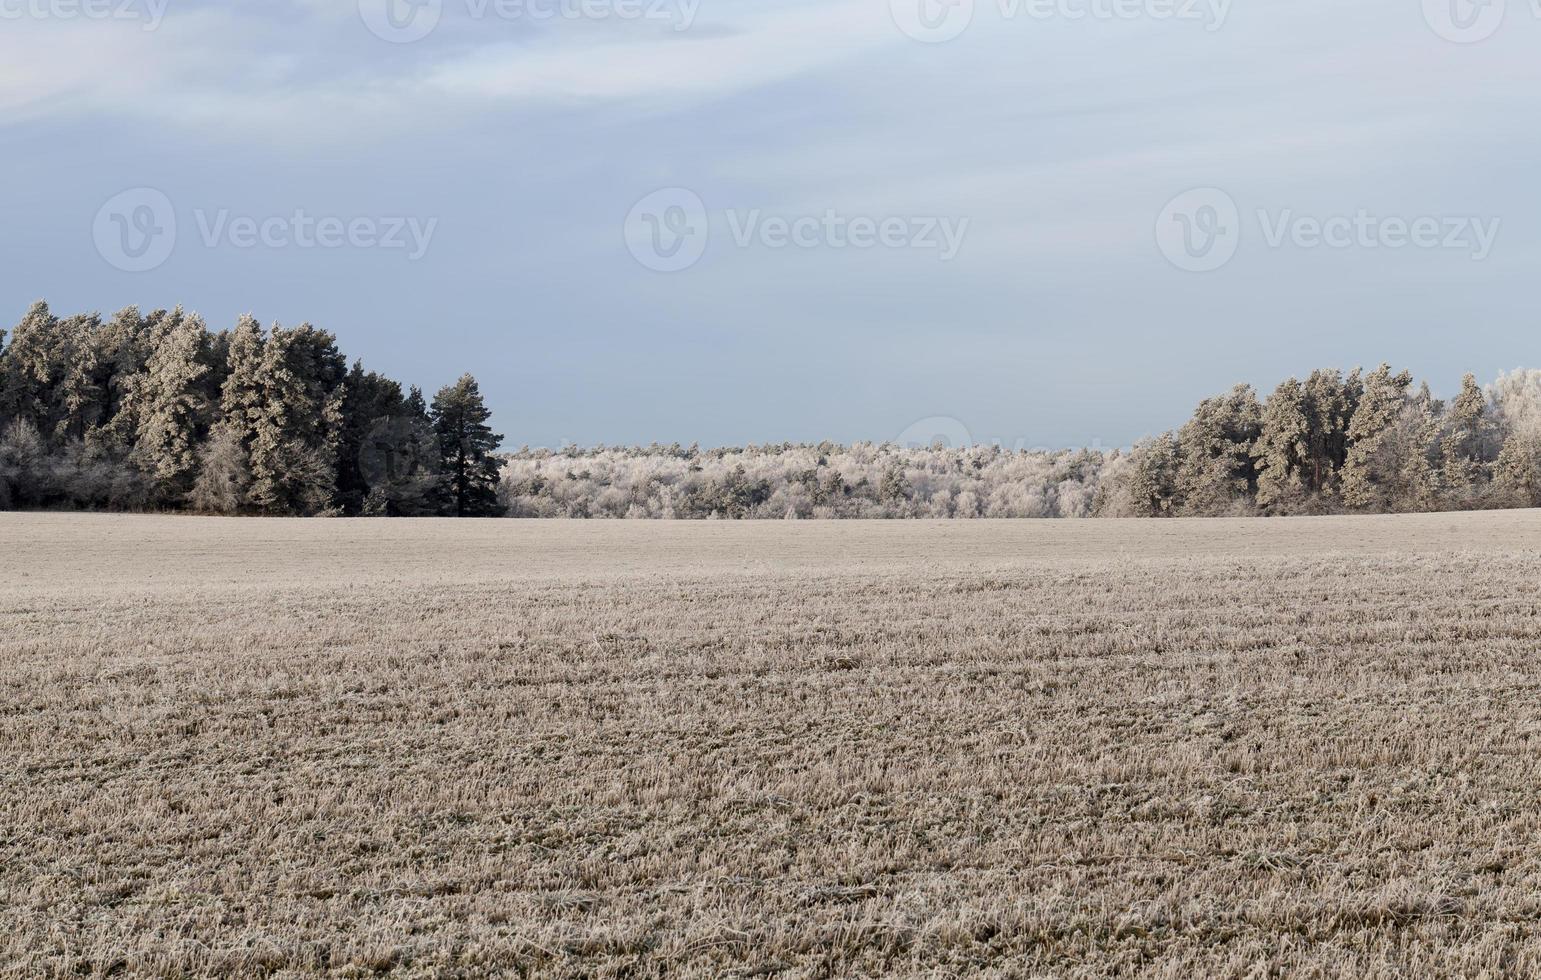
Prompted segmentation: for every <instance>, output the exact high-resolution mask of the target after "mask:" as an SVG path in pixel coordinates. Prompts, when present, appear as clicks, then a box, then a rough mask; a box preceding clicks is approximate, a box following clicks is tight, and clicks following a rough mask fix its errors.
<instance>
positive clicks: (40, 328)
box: [0, 300, 64, 436]
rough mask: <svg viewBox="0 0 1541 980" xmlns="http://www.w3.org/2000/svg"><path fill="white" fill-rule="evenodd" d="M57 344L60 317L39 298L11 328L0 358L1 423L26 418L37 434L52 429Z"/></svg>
mask: <svg viewBox="0 0 1541 980" xmlns="http://www.w3.org/2000/svg"><path fill="white" fill-rule="evenodd" d="M59 346H60V345H59V320H58V318H57V317H55V316H54V315H53V313H52V312H51V311H50V310H49V308H48V304H47V303H45V302H43V301H41V300H39V301H38V302H36V303H34V304H32V308H31V309H29V310H28V311H27V315H26V316H24V317H22V319H21V322H20V323H18V324H17V325H16V329H15V330H13V331H11V338H10V346H9V347H7V348H6V353H5V360H4V361H0V367H3V369H4V374H3V375H0V423H3V422H10V421H13V420H15V419H25V420H26V421H27V422H29V423H30V424H31V425H32V428H33V430H34V431H36V432H37V433H38V434H39V435H40V436H41V435H42V434H43V433H45V432H51V431H52V430H53V419H52V418H51V417H50V416H51V415H52V414H53V413H52V406H53V400H54V389H55V388H56V387H57V386H58V384H59V382H60V380H61V379H62V377H63V374H64V365H63V364H62V363H61V360H60V357H59Z"/></svg>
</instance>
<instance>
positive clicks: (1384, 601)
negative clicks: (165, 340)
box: [0, 511, 1541, 978]
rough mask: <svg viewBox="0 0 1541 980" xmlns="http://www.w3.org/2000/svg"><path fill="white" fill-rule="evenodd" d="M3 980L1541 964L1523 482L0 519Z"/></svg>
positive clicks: (1536, 620) (1533, 532) (1531, 522)
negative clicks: (875, 518) (641, 516)
mask: <svg viewBox="0 0 1541 980" xmlns="http://www.w3.org/2000/svg"><path fill="white" fill-rule="evenodd" d="M0 561H3V565H0V567H3V575H0V750H3V751H0V973H3V974H5V975H14V976H33V975H39V974H72V975H73V974H86V975H105V974H118V975H122V974H128V975H173V976H174V975H188V974H193V975H202V974H210V973H237V974H243V975H281V976H298V975H307V974H313V973H328V974H332V975H337V976H370V975H376V974H379V973H394V974H399V975H421V976H430V975H432V976H440V975H463V976H481V975H488V974H509V973H512V974H520V973H523V974H525V975H540V976H574V977H576V976H657V975H663V974H664V973H666V972H667V973H668V974H669V975H674V976H680V975H683V976H702V977H705V976H719V975H740V976H748V975H759V976H769V975H779V976H788V977H811V976H847V975H871V976H878V975H935V976H950V975H980V974H985V975H990V974H994V975H1001V976H1018V975H1027V974H1034V975H1052V976H1067V977H1068V976H1105V975H1109V974H1121V975H1133V974H1135V973H1140V974H1142V975H1153V976H1166V977H1174V978H1176V977H1189V976H1198V975H1222V976H1237V977H1244V976H1270V975H1278V974H1283V973H1286V972H1288V973H1291V974H1292V975H1299V976H1356V977H1357V976H1390V975H1393V974H1399V975H1409V974H1412V975H1425V976H1427V975H1441V974H1445V975H1451V974H1461V975H1468V976H1476V975H1484V974H1485V975H1489V976H1495V977H1496V976H1500V975H1515V974H1522V973H1536V972H1538V971H1541V939H1538V937H1537V931H1538V930H1537V925H1536V923H1537V921H1538V920H1541V850H1538V849H1537V848H1536V841H1537V839H1538V834H1541V765H1538V762H1537V760H1538V758H1541V514H1538V513H1537V512H1535V511H1513V512H1503V513H1482V514H1444V515H1433V516H1411V517H1368V518H1300V519H1291V520H1271V521H1270V520H1260V519H1255V520H1238V521H1225V520H1211V521H1147V522H1124V521H1111V520H1108V521H1068V520H1067V521H1045V522H974V521H954V522H946V523H941V522H935V523H933V522H884V523H865V522H854V521H853V522H829V523H823V522H757V523H729V522H699V523H687V522H565V521H547V522H526V521H487V522H479V521H462V522H453V521H443V522H441V521H340V520H339V521H322V520H317V521H285V520H246V519H203V518H191V517H165V518H159V517H126V516H110V515H99V516H83V515H21V514H0Z"/></svg>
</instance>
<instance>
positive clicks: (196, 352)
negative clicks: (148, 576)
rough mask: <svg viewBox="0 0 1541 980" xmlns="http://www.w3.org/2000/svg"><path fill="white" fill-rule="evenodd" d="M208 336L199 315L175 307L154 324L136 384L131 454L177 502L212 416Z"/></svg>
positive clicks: (188, 485) (192, 472)
mask: <svg viewBox="0 0 1541 980" xmlns="http://www.w3.org/2000/svg"><path fill="white" fill-rule="evenodd" d="M208 342H209V336H208V331H207V330H206V329H205V328H204V325H203V320H202V319H200V318H199V317H198V316H196V315H186V314H184V313H183V312H182V311H181V310H180V309H178V310H175V311H173V313H172V314H171V316H169V317H167V318H165V319H164V320H162V321H160V322H159V323H158V324H157V325H156V326H155V329H154V334H153V336H152V338H151V346H152V349H153V353H151V355H150V360H149V362H148V363H147V364H146V365H145V373H144V377H143V378H142V379H141V381H140V384H139V385H138V386H137V390H136V397H135V401H136V406H137V412H138V429H137V432H136V433H135V439H134V456H135V459H136V460H137V461H138V462H139V464H140V466H141V467H142V468H143V469H144V471H145V472H146V473H147V474H149V476H150V477H151V478H152V479H153V480H154V482H155V487H156V490H157V493H158V494H159V496H160V498H161V499H162V500H163V501H165V502H167V503H176V502H180V501H181V500H182V499H183V498H184V497H185V496H186V494H187V492H188V491H189V490H191V489H192V487H193V480H194V478H195V477H196V476H197V473H198V446H199V444H200V442H201V441H202V439H203V437H204V435H205V434H206V433H207V432H208V427H209V424H210V421H211V416H210V411H211V406H210V404H209V400H208V393H207V388H206V385H205V382H204V377H205V375H207V374H208V372H209V367H208V360H207V346H208Z"/></svg>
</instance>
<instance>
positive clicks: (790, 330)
mask: <svg viewBox="0 0 1541 980" xmlns="http://www.w3.org/2000/svg"><path fill="white" fill-rule="evenodd" d="M388 4H394V6H393V7H390V8H389V9H388ZM1537 4H1541V0H1534V2H1533V0H1507V4H1505V2H1504V0H1488V4H1487V5H1486V6H1470V5H1468V0H1427V2H1420V0H1355V2H1354V3H1352V4H1349V3H1345V2H1343V0H1231V2H1229V3H1227V2H1226V0H1196V2H1190V0H1020V2H1018V0H973V2H972V3H970V2H969V0H952V3H951V4H950V5H949V4H947V3H945V2H943V0H893V2H890V0H813V2H801V0H755V2H741V0H442V2H435V0H363V5H362V8H361V6H360V2H359V0H247V2H239V0H238V2H229V0H226V2H220V3H192V2H187V0H0V130H3V132H0V176H3V177H4V180H3V181H0V202H3V208H0V217H3V234H0V311H3V316H0V319H3V320H5V321H9V322H15V321H16V320H17V319H19V318H20V316H21V314H22V313H23V312H24V311H25V309H26V307H27V305H28V304H29V303H30V302H31V301H33V300H34V299H38V298H46V299H48V300H49V302H50V303H51V304H53V306H54V308H55V309H56V310H57V311H61V312H75V311H81V310H91V309H99V310H102V311H104V312H111V311H113V310H115V309H117V308H119V307H122V306H125V305H129V304H137V305H139V306H141V307H142V308H145V309H150V308H155V307H160V306H169V305H172V304H176V303H182V304H184V305H185V306H186V307H188V308H189V309H194V310H197V311H198V312H200V313H202V314H203V315H204V316H205V318H206V319H207V320H208V321H209V323H210V324H211V326H215V327H221V326H228V325H231V324H233V323H234V322H235V319H236V317H237V316H238V315H239V314H241V313H244V312H248V311H249V312H252V313H255V314H256V315H257V316H258V317H260V318H261V319H262V320H263V321H265V322H273V321H280V322H283V323H285V324H291V325H292V324H296V323H299V322H301V321H305V320H309V321H311V322H313V323H315V324H316V325H318V326H321V327H324V328H326V329H328V330H331V331H333V332H335V333H336V334H337V335H338V336H339V338H340V340H341V344H342V347H343V349H344V350H345V351H347V352H348V354H349V355H350V356H357V357H361V358H362V359H363V360H364V362H365V364H366V365H367V366H370V367H373V368H376V369H378V370H381V371H383V372H385V373H387V374H389V375H391V376H393V377H397V378H399V379H401V380H403V381H406V382H412V383H417V384H421V385H423V386H424V387H426V388H430V389H431V388H433V387H437V386H438V385H440V384H443V383H445V382H447V381H449V380H452V379H453V378H454V377H456V376H458V375H459V374H460V373H461V372H462V371H465V370H470V371H472V372H473V373H475V374H476V375H477V377H478V378H479V379H480V380H481V382H482V388H483V390H484V391H485V392H486V393H487V395H488V399H489V403H490V404H491V406H492V408H493V409H494V411H495V413H496V421H497V424H498V425H499V427H500V429H501V431H503V432H505V433H506V434H507V436H508V439H509V442H510V443H511V444H512V445H515V446H517V445H518V444H521V443H529V444H532V445H557V444H561V443H564V442H577V443H583V444H592V443H597V442H606V443H621V442H650V441H653V440H658V441H664V442H668V441H674V440H679V441H682V442H690V441H693V440H699V441H701V442H702V443H710V444H719V443H741V442H747V441H771V440H774V441H779V440H782V439H792V440H818V439H824V438H829V439H836V440H842V441H850V440H856V439H876V440H882V439H887V438H893V437H895V436H897V435H898V434H899V433H901V432H904V431H905V430H907V429H910V428H911V426H912V425H913V424H914V423H916V422H917V420H921V419H928V418H944V419H950V420H955V422H946V423H924V424H925V425H931V424H937V425H942V426H955V425H957V426H962V427H963V428H964V429H965V430H966V431H967V432H968V433H969V434H970V435H971V436H972V437H973V438H974V439H975V440H977V441H983V442H987V441H991V440H1000V441H1002V442H1004V443H1006V444H1008V445H1012V444H1020V445H1025V446H1069V445H1104V446H1115V445H1126V444H1129V443H1131V442H1133V441H1134V440H1135V439H1137V438H1139V437H1141V436H1142V435H1145V434H1148V433H1152V432H1155V431H1159V430H1162V429H1165V428H1168V427H1171V426H1173V425H1176V424H1178V423H1180V422H1181V420H1182V419H1183V418H1184V417H1185V416H1186V415H1187V414H1188V412H1189V411H1191V409H1192V408H1193V406H1194V404H1195V403H1196V402H1197V401H1198V400H1199V399H1200V398H1201V397H1203V396H1204V395H1206V394H1210V393H1213V392H1216V391H1220V390H1223V389H1225V388H1227V387H1229V385H1230V384H1231V383H1233V382H1236V381H1247V382H1251V383H1253V384H1255V385H1257V386H1258V387H1259V388H1260V390H1262V391H1263V392H1264V393H1266V392H1267V391H1268V390H1271V388H1272V387H1273V385H1274V384H1275V383H1277V382H1278V381H1279V380H1280V379H1282V378H1283V377H1284V376H1286V375H1289V374H1291V373H1297V374H1298V373H1303V372H1306V371H1308V370H1309V369H1310V368H1312V367H1313V366H1317V365H1341V366H1344V367H1348V366H1352V365H1354V364H1358V363H1364V364H1373V363H1376V362H1378V361H1380V360H1382V359H1385V360H1390V361H1392V362H1393V363H1394V364H1395V365H1397V366H1399V367H1409V368H1411V369H1412V370H1413V371H1414V372H1415V374H1417V375H1419V376H1420V377H1427V378H1429V379H1430V381H1431V383H1432V384H1433V385H1434V387H1435V389H1436V391H1437V392H1441V393H1448V392H1450V391H1451V390H1452V389H1453V388H1454V387H1455V386H1456V384H1457V383H1458V380H1459V378H1460V375H1461V374H1462V373H1463V372H1465V371H1467V370H1471V371H1475V372H1476V373H1477V374H1478V375H1479V377H1481V378H1483V379H1484V380H1486V379H1489V378H1491V377H1492V376H1493V375H1494V374H1495V373H1496V372H1497V371H1499V370H1500V369H1505V368H1512V367H1516V366H1520V365H1527V366H1541V356H1538V355H1537V349H1538V332H1537V328H1538V327H1541V322H1538V318H1537V316H1536V315H1535V311H1536V302H1535V295H1536V286H1535V283H1536V281H1537V278H1536V277H1537V272H1538V270H1541V178H1538V177H1537V173H1538V167H1537V162H1538V149H1541V127H1537V125H1536V120H1537V119H1538V118H1541V111H1538V110H1541V55H1538V53H1541V15H1538V13H1537V11H1536V9H1535V6H1536V5H1537ZM947 434H949V435H950V434H951V431H949V432H948V433H947Z"/></svg>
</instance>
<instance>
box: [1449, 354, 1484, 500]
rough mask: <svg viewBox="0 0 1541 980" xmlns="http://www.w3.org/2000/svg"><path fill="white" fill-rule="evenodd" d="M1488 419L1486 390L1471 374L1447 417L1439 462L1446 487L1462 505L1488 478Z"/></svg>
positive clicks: (1464, 379) (1481, 489)
mask: <svg viewBox="0 0 1541 980" xmlns="http://www.w3.org/2000/svg"><path fill="white" fill-rule="evenodd" d="M1487 422H1488V420H1487V394H1486V393H1485V392H1483V390H1482V388H1481V386H1479V385H1478V384H1477V379H1476V377H1474V376H1473V375H1470V374H1468V375H1466V376H1465V377H1464V378H1462V379H1461V393H1460V394H1459V395H1457V396H1456V397H1455V399H1454V400H1453V401H1452V402H1451V403H1450V411H1449V413H1448V414H1447V416H1446V418H1445V425H1444V440H1443V454H1442V455H1443V459H1442V460H1441V466H1440V476H1441V480H1442V482H1443V484H1444V487H1445V491H1446V493H1447V494H1449V496H1450V498H1451V500H1452V502H1454V503H1455V504H1457V505H1459V506H1470V505H1471V504H1472V503H1473V502H1474V501H1475V500H1476V499H1477V498H1479V497H1480V496H1481V494H1482V491H1483V489H1484V485H1485V484H1486V482H1487V477H1488V472H1487V469H1488V460H1487V459H1486V458H1485V456H1486V444H1487V432H1486V430H1487Z"/></svg>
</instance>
